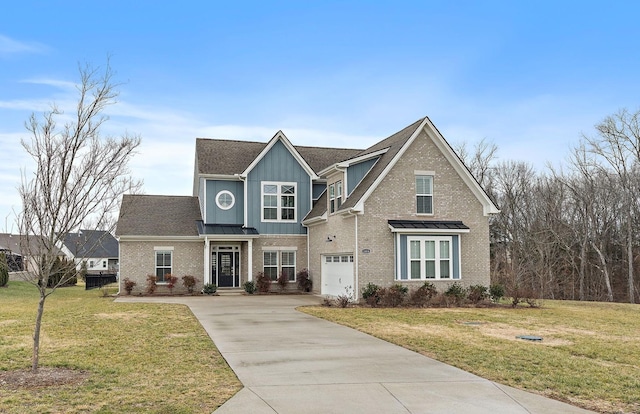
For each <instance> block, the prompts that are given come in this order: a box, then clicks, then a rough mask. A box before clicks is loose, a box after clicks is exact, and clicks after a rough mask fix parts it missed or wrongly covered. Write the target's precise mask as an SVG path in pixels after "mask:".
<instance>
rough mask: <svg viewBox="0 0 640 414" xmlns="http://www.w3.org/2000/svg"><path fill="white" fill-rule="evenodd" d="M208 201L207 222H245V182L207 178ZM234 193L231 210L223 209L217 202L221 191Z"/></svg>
mask: <svg viewBox="0 0 640 414" xmlns="http://www.w3.org/2000/svg"><path fill="white" fill-rule="evenodd" d="M206 187H207V202H206V210H205V223H207V224H212V223H215V224H243V223H244V183H243V182H242V181H228V180H207V181H206ZM224 190H226V191H228V192H230V193H231V194H233V197H234V199H235V202H234V204H233V207H231V208H230V209H229V210H223V209H221V208H220V207H218V205H217V204H216V196H217V195H218V193H219V192H220V191H224Z"/></svg>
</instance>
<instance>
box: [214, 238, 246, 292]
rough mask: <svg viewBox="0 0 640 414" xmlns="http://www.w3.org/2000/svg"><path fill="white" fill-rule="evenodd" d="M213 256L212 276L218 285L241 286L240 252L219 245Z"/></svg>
mask: <svg viewBox="0 0 640 414" xmlns="http://www.w3.org/2000/svg"><path fill="white" fill-rule="evenodd" d="M211 256H212V257H211V259H212V260H211V262H212V263H211V264H212V266H211V271H212V276H214V277H213V280H215V283H216V284H217V285H218V287H239V286H240V253H239V252H238V251H237V249H235V248H225V247H219V248H217V249H216V250H215V251H213V252H212V255H211Z"/></svg>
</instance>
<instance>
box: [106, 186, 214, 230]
mask: <svg viewBox="0 0 640 414" xmlns="http://www.w3.org/2000/svg"><path fill="white" fill-rule="evenodd" d="M201 218H202V217H201V215H200V204H199V203H198V198H197V197H190V196H162V195H132V194H127V195H125V196H123V198H122V205H121V206H120V217H119V218H118V225H117V228H116V235H117V236H198V227H197V224H196V223H197V221H198V220H201Z"/></svg>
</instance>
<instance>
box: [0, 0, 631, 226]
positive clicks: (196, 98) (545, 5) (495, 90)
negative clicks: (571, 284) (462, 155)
mask: <svg viewBox="0 0 640 414" xmlns="http://www.w3.org/2000/svg"><path fill="white" fill-rule="evenodd" d="M639 16H640V3H637V2H632V1H606V2H605V1H599V2H593V1H557V0H556V1H402V0H396V1H375V2H374V1H322V2H320V1H318V2H300V1H273V2H263V1H256V2H252V1H235V2H218V1H189V0H185V1H182V2H158V1H137V0H136V1H131V0H129V1H126V2H124V1H119V0H115V1H110V2H88V1H82V2H79V1H64V2H57V1H34V0H23V1H21V2H9V3H7V4H4V5H3V6H2V13H0V231H12V230H13V231H14V232H15V231H17V229H16V228H15V226H12V224H11V223H12V221H13V217H12V210H16V211H17V210H19V209H20V201H19V197H18V195H17V191H16V187H17V185H18V184H19V181H20V171H21V169H23V170H24V169H26V171H30V170H29V169H30V168H31V166H30V164H29V160H28V159H27V158H26V156H25V153H24V151H23V150H22V148H21V146H20V144H19V141H20V138H24V137H27V136H28V135H27V133H26V130H25V129H24V122H25V121H26V120H27V118H28V116H29V115H30V113H32V112H36V113H41V112H42V111H44V110H46V109H47V108H48V104H49V103H52V102H56V103H57V104H58V105H59V106H60V107H62V108H63V109H66V110H67V111H70V110H72V108H73V102H74V99H75V95H74V93H73V88H72V84H73V82H76V81H77V80H78V70H77V68H78V64H79V63H86V62H88V63H91V64H93V65H95V66H99V65H104V63H105V62H106V59H107V56H109V55H110V56H111V65H112V67H113V69H114V70H115V71H116V72H117V76H116V79H117V80H118V81H120V82H124V84H123V85H122V86H121V87H120V97H119V103H118V104H117V105H115V106H112V107H110V108H109V110H108V115H109V116H110V117H111V120H110V121H109V123H108V125H107V127H106V129H105V133H108V134H118V133H121V132H123V131H128V132H131V133H139V134H140V135H141V136H142V139H143V143H142V146H141V148H140V152H139V154H138V155H137V156H136V157H135V158H134V160H133V162H132V164H131V167H132V171H133V174H134V175H135V176H136V177H137V178H141V179H143V180H144V181H145V187H144V190H145V192H146V193H148V194H180V195H188V194H190V193H191V182H192V174H193V157H194V145H195V138H196V137H210V138H229V139H241V140H256V141H267V140H268V139H270V138H271V137H272V136H273V135H274V134H275V133H276V132H277V131H278V130H280V129H281V130H283V131H284V133H285V134H286V135H287V137H288V138H289V139H290V140H291V141H292V143H293V144H295V145H318V146H338V147H352V148H365V147H368V146H369V145H371V144H373V143H374V142H376V141H378V140H380V139H382V138H385V137H387V136H388V135H390V134H392V133H393V132H395V131H398V130H400V129H401V128H403V127H404V126H406V125H408V124H410V123H412V122H413V121H415V120H417V119H418V118H420V117H422V116H425V115H428V116H429V117H430V118H431V120H432V121H433V122H434V123H435V125H436V126H437V127H438V129H439V130H440V131H441V132H442V133H443V135H444V136H445V138H447V140H449V141H450V142H451V143H458V142H462V141H466V142H468V143H469V144H473V143H475V142H477V141H479V140H480V139H482V138H487V139H488V140H490V141H492V142H494V143H495V144H496V145H497V146H498V148H499V151H498V155H499V157H500V159H501V160H523V161H527V162H530V163H531V164H533V165H534V166H535V167H537V168H543V167H544V165H545V163H546V162H551V163H554V164H558V163H561V162H562V160H563V159H564V158H565V157H566V156H567V155H568V152H569V149H570V147H571V145H574V144H576V143H577V141H578V139H579V138H580V135H581V134H582V133H587V134H590V133H592V132H593V125H594V124H596V123H598V122H599V121H601V120H602V119H603V118H604V117H605V116H607V115H610V114H612V113H614V112H616V111H618V110H619V109H621V108H628V109H629V110H632V111H635V110H638V109H639V108H640V102H639V97H640V82H639V79H638V74H639V73H640V52H638V50H639V48H638V40H639V39H640V25H639V24H638V17H639Z"/></svg>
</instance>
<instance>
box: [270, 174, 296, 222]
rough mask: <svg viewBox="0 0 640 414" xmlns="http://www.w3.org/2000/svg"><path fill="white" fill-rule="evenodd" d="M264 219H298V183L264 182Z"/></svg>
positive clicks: (286, 220)
mask: <svg viewBox="0 0 640 414" xmlns="http://www.w3.org/2000/svg"><path fill="white" fill-rule="evenodd" d="M262 221H284V222H290V221H296V183H277V182H263V183H262Z"/></svg>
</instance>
